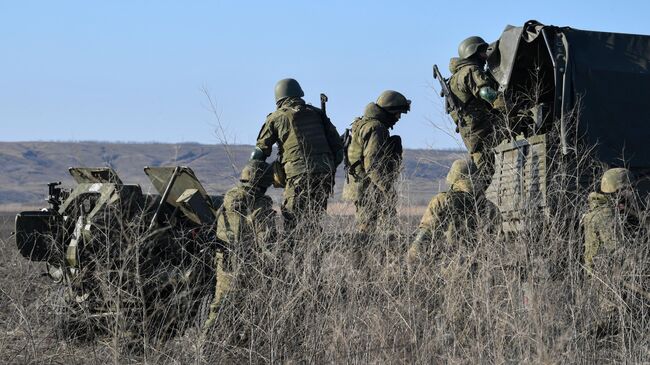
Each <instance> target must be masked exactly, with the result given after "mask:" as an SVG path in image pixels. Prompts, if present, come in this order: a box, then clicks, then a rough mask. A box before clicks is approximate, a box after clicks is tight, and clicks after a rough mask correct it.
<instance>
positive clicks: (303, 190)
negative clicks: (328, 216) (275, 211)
mask: <svg viewBox="0 0 650 365" xmlns="http://www.w3.org/2000/svg"><path fill="white" fill-rule="evenodd" d="M331 191H332V175H331V174H329V173H318V174H303V175H298V176H294V177H290V178H288V179H287V184H286V186H285V188H284V201H283V202H282V206H281V211H282V218H283V220H284V231H285V234H287V235H290V234H291V233H292V232H293V231H295V230H296V228H298V227H299V226H302V227H301V228H309V227H310V226H314V227H315V226H318V225H319V223H318V222H319V220H320V218H321V216H322V215H323V213H324V212H325V211H326V210H327V199H328V198H329V196H330V193H331Z"/></svg>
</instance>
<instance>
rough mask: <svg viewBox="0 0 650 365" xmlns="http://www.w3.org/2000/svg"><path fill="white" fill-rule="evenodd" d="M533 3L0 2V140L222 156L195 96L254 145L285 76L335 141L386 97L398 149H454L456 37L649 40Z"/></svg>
mask: <svg viewBox="0 0 650 365" xmlns="http://www.w3.org/2000/svg"><path fill="white" fill-rule="evenodd" d="M537 3H539V4H543V6H537V5H536V3H534V2H525V1H501V2H496V1H495V2H471V1H445V2H436V1H403V2H398V1H381V0H376V1H355V2H353V1H338V0H331V1H327V2H325V1H319V2H316V1H274V2H268V1H162V0H159V1H142V0H139V1H136V0H132V1H28V0H24V1H7V0H0V47H2V50H1V51H0V55H1V57H0V140H2V141H27V140H102V141H158V142H200V143H218V142H219V140H220V138H219V132H217V119H216V118H215V116H214V115H213V114H212V113H211V112H210V110H209V108H208V106H207V104H208V101H207V97H206V96H205V94H204V93H203V91H202V90H204V89H205V90H209V93H210V95H211V97H212V98H213V99H214V100H215V101H216V104H217V111H218V116H219V121H220V122H221V125H222V126H223V130H224V132H225V138H226V139H227V140H228V141H229V142H230V143H247V144H252V143H254V141H255V137H256V136H257V133H258V131H259V128H260V126H261V124H262V123H263V122H264V119H265V117H266V115H267V114H268V113H270V112H271V111H273V109H274V108H275V105H274V100H273V86H274V84H275V82H276V81H277V80H279V79H281V78H285V77H294V78H296V79H297V80H298V81H300V83H301V84H302V86H303V89H304V90H305V93H306V97H305V99H306V100H307V101H308V102H311V103H313V104H318V102H319V101H318V95H319V93H320V92H325V93H327V94H328V95H329V98H330V103H329V104H328V114H329V115H330V117H331V118H332V120H333V122H334V123H335V124H336V126H337V127H338V128H339V131H340V132H342V131H343V129H344V128H345V127H346V126H348V125H349V124H350V122H351V121H352V120H353V118H354V117H356V116H358V115H360V114H361V113H362V111H363V108H364V106H365V105H366V104H367V103H368V102H370V101H372V100H374V99H375V98H376V97H377V95H378V94H379V93H380V92H381V91H383V90H385V89H395V90H398V91H401V92H403V93H404V94H405V95H406V96H407V97H408V98H410V99H412V101H413V104H412V111H411V112H410V113H409V114H408V115H406V116H405V117H404V118H403V119H402V120H401V121H400V123H398V124H397V126H396V127H395V131H394V133H397V134H400V135H402V138H403V141H404V144H405V145H406V146H408V147H414V148H457V147H459V146H460V144H459V142H458V140H459V139H458V137H457V135H454V133H453V130H452V125H451V122H450V120H449V119H448V118H447V117H446V116H445V115H444V113H443V112H442V100H441V99H440V98H439V97H438V95H437V93H436V92H434V91H433V90H432V88H431V87H432V85H433V82H434V81H435V80H433V78H432V76H431V66H432V65H433V64H434V63H437V64H439V65H441V66H442V67H441V70H443V73H444V74H448V71H447V64H448V62H449V58H450V57H452V56H455V55H456V52H457V45H458V42H460V41H461V40H462V39H464V38H465V37H468V36H471V35H481V36H483V37H484V38H485V39H486V40H488V41H492V40H494V39H496V38H498V37H499V35H500V34H501V31H502V30H503V28H504V27H505V26H506V25H507V24H513V25H521V24H523V23H524V22H525V21H526V20H528V19H536V20H538V21H541V22H542V23H545V24H553V25H560V26H564V25H570V26H572V27H575V28H581V29H590V30H602V31H611V32H624V33H640V34H650V22H648V20H647V17H648V14H650V2H642V1H633V2H624V1H618V2H616V1H584V2H577V1H573V2H569V1H544V2H537ZM450 131H451V133H449V132H450ZM222 138H223V137H222Z"/></svg>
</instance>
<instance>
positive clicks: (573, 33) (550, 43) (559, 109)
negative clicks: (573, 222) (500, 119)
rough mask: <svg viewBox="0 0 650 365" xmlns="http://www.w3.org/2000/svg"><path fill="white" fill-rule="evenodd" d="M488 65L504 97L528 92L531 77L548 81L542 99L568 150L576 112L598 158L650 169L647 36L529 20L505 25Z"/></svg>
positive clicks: (579, 132)
mask: <svg viewBox="0 0 650 365" xmlns="http://www.w3.org/2000/svg"><path fill="white" fill-rule="evenodd" d="M488 66H489V70H490V73H491V74H492V75H493V76H494V78H495V79H496V80H497V82H498V83H499V84H500V87H501V89H502V90H503V91H504V92H506V94H508V93H510V94H511V95H512V94H515V93H517V92H523V91H525V90H530V88H531V87H532V86H533V83H534V82H536V83H537V85H542V86H543V88H542V93H541V94H542V95H541V101H544V102H546V103H547V105H550V106H551V108H552V109H551V110H550V113H551V114H552V116H553V118H552V119H551V120H552V121H555V122H559V123H561V124H562V126H561V127H562V128H561V129H562V133H563V135H562V138H561V141H560V144H561V147H562V151H563V152H564V153H567V151H568V149H569V148H570V143H568V142H567V138H570V137H569V136H567V133H568V132H567V128H566V123H568V120H567V117H568V114H569V113H570V112H571V111H572V110H574V109H577V110H578V111H579V122H578V124H577V128H578V129H577V135H578V136H580V138H581V139H582V141H584V142H586V143H587V144H589V145H592V146H594V148H595V153H596V157H597V158H598V160H600V161H602V162H604V163H606V164H608V165H610V166H621V165H623V164H624V165H626V166H628V167H631V168H644V167H648V166H650V143H649V142H650V105H649V104H650V102H649V99H648V92H649V91H650V36H646V35H634V34H621V33H606V32H593V31H585V30H579V29H573V28H569V27H556V26H547V25H543V24H541V23H539V22H536V21H532V20H531V21H528V22H527V23H526V24H525V25H524V26H522V27H513V26H508V27H506V29H505V30H504V32H503V34H502V35H501V37H500V38H499V40H497V41H496V42H494V43H493V44H492V45H491V53H490V57H489V60H488ZM536 71H537V76H535V77H533V76H531V75H533V74H534V73H535V72H536ZM576 105H578V106H579V108H574V107H575V106H576ZM549 119H550V118H549Z"/></svg>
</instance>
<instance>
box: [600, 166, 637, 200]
mask: <svg viewBox="0 0 650 365" xmlns="http://www.w3.org/2000/svg"><path fill="white" fill-rule="evenodd" d="M632 181H633V177H632V173H631V172H630V170H628V169H626V168H622V167H616V168H613V169H609V170H607V171H605V173H604V174H603V177H602V179H601V180H600V191H602V192H603V193H606V194H611V193H616V192H619V191H621V190H624V189H628V188H632Z"/></svg>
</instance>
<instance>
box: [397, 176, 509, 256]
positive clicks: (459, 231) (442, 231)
mask: <svg viewBox="0 0 650 365" xmlns="http://www.w3.org/2000/svg"><path fill="white" fill-rule="evenodd" d="M481 230H484V231H485V233H487V234H498V233H500V232H501V215H500V213H499V210H498V208H497V207H496V206H495V205H494V204H493V203H492V202H491V201H489V200H488V199H487V198H486V197H485V195H484V194H480V195H478V196H477V195H476V194H475V193H474V192H473V189H472V187H471V184H469V182H464V181H457V182H456V183H455V184H454V185H453V186H452V187H451V189H450V190H449V191H447V192H442V193H439V194H436V195H435V196H434V197H433V198H432V199H431V201H430V202H429V205H428V206H427V209H426V211H425V212H424V215H423V216H422V220H421V221H420V226H419V233H420V234H421V235H422V236H421V237H423V240H422V241H420V242H414V243H413V245H412V246H411V249H410V250H409V251H410V252H409V256H416V255H418V254H419V253H420V252H421V251H427V250H433V251H434V252H432V253H433V254H434V255H435V254H437V253H439V252H441V251H445V252H450V251H453V250H455V248H456V247H458V245H459V244H463V245H467V244H470V243H471V242H470V241H471V239H472V238H474V237H475V236H477V233H478V232H479V231H481ZM427 242H431V243H432V244H436V245H439V244H442V245H446V247H443V246H437V247H433V246H431V247H421V245H422V244H426V243H427Z"/></svg>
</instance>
